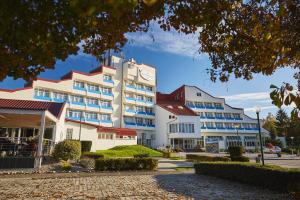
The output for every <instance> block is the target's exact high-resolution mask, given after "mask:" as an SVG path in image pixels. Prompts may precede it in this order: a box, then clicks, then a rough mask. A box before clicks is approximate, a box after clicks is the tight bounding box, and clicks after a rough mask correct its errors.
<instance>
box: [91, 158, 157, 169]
mask: <svg viewBox="0 0 300 200" xmlns="http://www.w3.org/2000/svg"><path fill="white" fill-rule="evenodd" d="M157 165H158V160H157V159H153V158H104V159H97V160H96V163H95V170H97V171H124V170H154V169H156V168H157Z"/></svg>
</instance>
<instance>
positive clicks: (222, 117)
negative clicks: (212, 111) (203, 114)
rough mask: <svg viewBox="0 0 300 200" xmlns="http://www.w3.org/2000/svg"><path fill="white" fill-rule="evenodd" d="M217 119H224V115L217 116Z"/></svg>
mask: <svg viewBox="0 0 300 200" xmlns="http://www.w3.org/2000/svg"><path fill="white" fill-rule="evenodd" d="M216 119H224V117H216Z"/></svg>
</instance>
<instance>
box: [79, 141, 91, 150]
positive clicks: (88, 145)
mask: <svg viewBox="0 0 300 200" xmlns="http://www.w3.org/2000/svg"><path fill="white" fill-rule="evenodd" d="M80 143H81V152H90V151H91V147H92V141H81V142H80Z"/></svg>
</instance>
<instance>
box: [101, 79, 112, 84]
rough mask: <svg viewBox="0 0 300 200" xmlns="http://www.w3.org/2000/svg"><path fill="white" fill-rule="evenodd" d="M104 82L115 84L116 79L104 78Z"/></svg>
mask: <svg viewBox="0 0 300 200" xmlns="http://www.w3.org/2000/svg"><path fill="white" fill-rule="evenodd" d="M103 82H106V83H112V84H114V81H113V80H108V79H104V80H103Z"/></svg>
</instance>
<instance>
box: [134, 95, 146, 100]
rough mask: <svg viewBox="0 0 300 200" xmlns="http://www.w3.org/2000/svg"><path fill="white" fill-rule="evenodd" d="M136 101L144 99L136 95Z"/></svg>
mask: <svg viewBox="0 0 300 200" xmlns="http://www.w3.org/2000/svg"><path fill="white" fill-rule="evenodd" d="M136 99H138V100H144V97H143V95H136Z"/></svg>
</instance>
